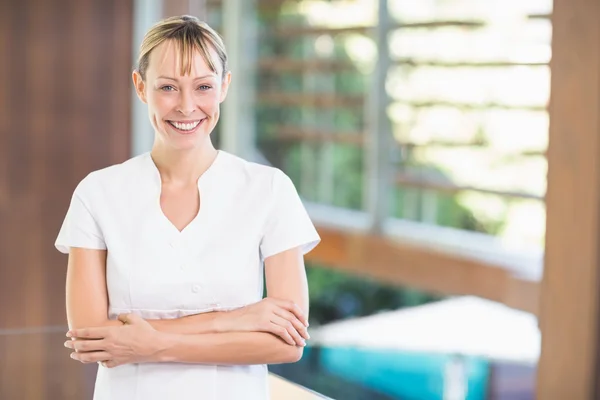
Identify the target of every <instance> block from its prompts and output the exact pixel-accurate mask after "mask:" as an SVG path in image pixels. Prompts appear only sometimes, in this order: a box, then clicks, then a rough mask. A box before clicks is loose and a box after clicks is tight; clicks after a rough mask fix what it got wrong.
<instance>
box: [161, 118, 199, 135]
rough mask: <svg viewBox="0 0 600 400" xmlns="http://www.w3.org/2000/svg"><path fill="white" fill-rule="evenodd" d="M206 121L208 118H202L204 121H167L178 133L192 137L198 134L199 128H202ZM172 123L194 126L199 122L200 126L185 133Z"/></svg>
mask: <svg viewBox="0 0 600 400" xmlns="http://www.w3.org/2000/svg"><path fill="white" fill-rule="evenodd" d="M204 121H206V118H202V119H191V120H174V119H171V120H166V122H167V124H168V125H169V126H170V127H171V128H172V129H173V130H174V131H176V132H177V133H179V134H181V135H191V134H193V133H194V132H196V131H197V130H198V128H200V127H201V126H202V125H203V124H204ZM171 122H178V123H182V124H192V123H194V122H199V123H198V125H196V127H195V128H194V129H192V130H190V131H183V130H181V129H179V128H177V127H176V126H175V125H173V124H172V123H171Z"/></svg>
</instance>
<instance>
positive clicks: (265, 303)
mask: <svg viewBox="0 0 600 400" xmlns="http://www.w3.org/2000/svg"><path fill="white" fill-rule="evenodd" d="M224 317H225V318H226V321H227V322H225V325H224V329H223V330H225V331H246V332H269V333H272V334H274V335H276V336H279V337H280V338H282V339H283V340H284V341H285V342H287V343H288V344H290V345H292V346H306V342H305V339H310V336H309V335H308V332H307V330H306V327H307V326H308V320H307V319H306V317H305V316H304V312H303V311H302V309H301V308H300V307H298V306H297V305H296V304H294V303H293V302H291V301H289V300H281V299H274V298H271V297H267V298H264V299H262V300H261V301H259V302H257V303H254V304H250V305H248V306H245V307H242V308H238V309H237V310H234V311H230V312H228V313H226V314H225V315H224Z"/></svg>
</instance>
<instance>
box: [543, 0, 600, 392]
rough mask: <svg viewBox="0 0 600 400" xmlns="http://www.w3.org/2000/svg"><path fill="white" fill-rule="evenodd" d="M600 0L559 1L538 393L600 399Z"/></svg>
mask: <svg viewBox="0 0 600 400" xmlns="http://www.w3.org/2000/svg"><path fill="white" fill-rule="evenodd" d="M599 19H600V1H598V0H555V1H554V7H553V14H552V25H553V32H552V61H551V63H550V67H551V70H552V74H551V93H552V96H551V101H550V140H549V148H548V164H549V166H548V191H547V195H546V200H547V227H546V256H545V267H544V278H543V283H542V292H541V302H540V305H541V315H540V316H541V319H540V328H541V332H542V351H541V357H540V361H539V365H538V384H537V391H538V393H537V398H539V399H543V400H555V399H556V400H564V399H573V400H592V399H598V398H599V397H598V396H599V395H600V392H599V391H598V388H597V385H598V382H599V379H598V376H599V375H598V374H599V373H600V371H599V369H598V341H599V340H600V337H599V334H598V333H599V332H598V323H599V322H600V321H599V306H598V301H599V298H598V293H599V291H600V284H599V278H600V276H599V273H598V271H599V270H600V259H599V258H600V253H599V251H598V249H599V248H600V246H599V245H598V243H600V220H599V206H600V164H599V162H600V119H599V117H598V110H600V24H598V20H599Z"/></svg>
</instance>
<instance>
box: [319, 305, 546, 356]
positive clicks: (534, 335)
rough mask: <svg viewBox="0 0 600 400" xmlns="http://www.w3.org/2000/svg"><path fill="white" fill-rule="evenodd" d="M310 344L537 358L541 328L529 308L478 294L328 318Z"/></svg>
mask: <svg viewBox="0 0 600 400" xmlns="http://www.w3.org/2000/svg"><path fill="white" fill-rule="evenodd" d="M310 335H311V337H312V338H313V340H311V342H312V343H311V344H312V345H322V346H327V347H339V346H351V347H362V348H372V349H388V350H406V351H421V352H428V353H443V354H461V355H470V356H483V357H487V358H489V359H493V360H505V361H517V362H525V363H536V362H537V359H538V356H539V352H540V340H541V336H540V332H539V329H538V324H537V319H536V317H535V316H534V315H533V314H530V313H527V312H524V311H519V310H515V309H512V308H509V307H507V306H505V305H503V304H500V303H496V302H493V301H489V300H484V299H480V298H478V297H471V296H465V297H456V298H452V299H448V300H443V301H439V302H435V303H430V304H426V305H422V306H418V307H411V308H405V309H400V310H396V311H387V312H382V313H379V314H376V315H371V316H368V317H361V318H353V319H349V320H344V321H338V322H334V323H331V324H327V325H324V326H321V327H318V328H315V329H314V330H311V331H310Z"/></svg>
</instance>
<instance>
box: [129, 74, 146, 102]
mask: <svg viewBox="0 0 600 400" xmlns="http://www.w3.org/2000/svg"><path fill="white" fill-rule="evenodd" d="M131 78H132V79H133V86H134V87H135V92H136V93H137V95H138V97H139V99H140V100H141V101H142V103H145V104H147V103H148V100H147V99H146V83H145V82H144V80H143V79H142V75H140V73H139V72H138V71H137V70H135V71H133V74H131Z"/></svg>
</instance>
